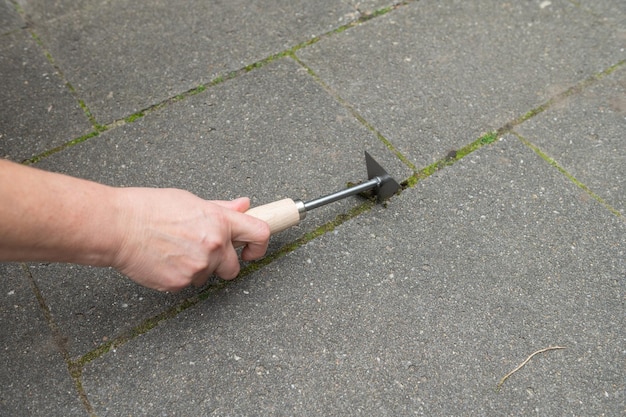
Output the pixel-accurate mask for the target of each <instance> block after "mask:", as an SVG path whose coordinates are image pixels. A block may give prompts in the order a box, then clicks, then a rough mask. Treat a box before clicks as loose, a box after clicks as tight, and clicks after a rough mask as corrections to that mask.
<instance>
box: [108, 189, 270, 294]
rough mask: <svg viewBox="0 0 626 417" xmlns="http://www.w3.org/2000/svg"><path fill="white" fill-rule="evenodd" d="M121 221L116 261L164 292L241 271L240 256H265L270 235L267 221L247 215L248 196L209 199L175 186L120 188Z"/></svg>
mask: <svg viewBox="0 0 626 417" xmlns="http://www.w3.org/2000/svg"><path fill="white" fill-rule="evenodd" d="M116 192H117V193H118V197H119V200H118V201H119V204H120V211H119V212H120V213H123V214H122V215H121V216H120V217H121V218H120V219H119V221H118V222H117V227H119V230H120V236H122V239H121V242H120V244H119V247H118V248H117V251H116V254H115V255H114V261H113V266H114V267H115V268H116V269H118V270H119V271H120V272H122V273H123V274H125V275H127V276H128V277H130V278H131V279H132V280H133V281H135V282H137V283H139V284H141V285H143V286H146V287H149V288H154V289H157V290H160V291H177V290H180V289H182V288H185V287H187V286H188V285H189V284H193V285H195V286H201V285H203V284H204V283H205V282H206V281H207V279H208V278H209V277H210V276H211V275H213V274H215V275H217V276H218V277H221V278H223V279H232V278H235V277H236V276H237V275H238V274H239V269H240V266H239V259H238V257H237V252H236V251H235V248H234V243H233V242H237V244H245V247H244V248H243V251H242V253H241V257H242V259H243V260H246V261H249V260H253V259H258V258H260V257H262V256H263V255H264V254H265V252H266V250H267V245H268V240H269V235H270V231H269V226H268V225H267V223H265V222H263V221H261V220H258V219H256V218H254V217H252V216H248V215H246V214H243V212H245V211H246V210H247V209H248V208H249V206H250V201H249V200H248V199H247V198H240V199H236V200H232V201H206V200H203V199H201V198H199V197H196V196H195V195H193V194H191V193H189V192H186V191H182V190H176V189H151V188H119V189H116Z"/></svg>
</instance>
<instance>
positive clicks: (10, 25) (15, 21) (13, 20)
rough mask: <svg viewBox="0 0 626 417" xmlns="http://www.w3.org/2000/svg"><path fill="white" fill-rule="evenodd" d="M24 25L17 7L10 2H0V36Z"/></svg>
mask: <svg viewBox="0 0 626 417" xmlns="http://www.w3.org/2000/svg"><path fill="white" fill-rule="evenodd" d="M23 24H24V22H22V19H21V18H20V16H19V15H18V14H17V12H16V11H15V7H13V5H12V4H11V3H10V2H9V1H8V0H2V1H0V35H4V34H6V33H8V32H11V31H12V30H15V29H19V28H20V27H22V25H23Z"/></svg>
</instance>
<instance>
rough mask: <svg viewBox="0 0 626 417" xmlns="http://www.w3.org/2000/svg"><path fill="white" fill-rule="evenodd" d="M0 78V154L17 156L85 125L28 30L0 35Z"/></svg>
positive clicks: (67, 137)
mask: <svg viewBox="0 0 626 417" xmlns="http://www.w3.org/2000/svg"><path fill="white" fill-rule="evenodd" d="M0 79H2V88H0V105H1V106H2V111H1V112H0V158H9V159H12V160H15V161H22V160H24V159H28V158H31V157H33V156H35V155H37V154H39V153H42V152H44V151H46V150H49V149H52V148H54V147H56V146H59V145H61V144H63V143H65V142H69V141H70V140H72V139H75V138H77V137H79V136H82V135H84V134H86V133H89V132H90V131H91V129H92V128H91V126H90V124H89V122H88V120H87V118H86V117H85V115H84V113H83V111H82V109H81V108H80V106H79V104H78V102H77V101H76V100H75V99H74V98H73V97H72V95H71V94H70V92H69V91H68V89H67V88H66V86H65V83H64V82H63V80H62V79H61V77H59V74H58V73H57V72H56V71H55V69H54V67H53V66H52V65H50V63H49V62H48V61H47V60H46V57H45V56H44V54H43V52H42V51H41V49H40V48H39V47H38V46H37V44H36V43H35V41H34V40H33V39H32V37H31V36H30V34H29V33H28V32H26V31H19V32H13V33H10V34H6V35H3V36H0Z"/></svg>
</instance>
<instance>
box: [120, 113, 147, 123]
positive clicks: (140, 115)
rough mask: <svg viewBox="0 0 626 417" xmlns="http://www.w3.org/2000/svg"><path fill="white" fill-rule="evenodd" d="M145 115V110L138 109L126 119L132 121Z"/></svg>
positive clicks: (125, 119) (127, 121) (128, 121)
mask: <svg viewBox="0 0 626 417" xmlns="http://www.w3.org/2000/svg"><path fill="white" fill-rule="evenodd" d="M144 115H145V113H144V112H143V111H138V112H137V113H133V114H131V115H130V116H128V117H126V118H124V121H126V123H132V122H134V121H136V120H137V119H141V118H142V117H143V116H144Z"/></svg>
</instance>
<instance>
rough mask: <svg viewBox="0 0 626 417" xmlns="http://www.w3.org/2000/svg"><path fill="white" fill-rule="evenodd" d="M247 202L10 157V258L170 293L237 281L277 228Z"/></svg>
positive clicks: (1, 168) (5, 184) (5, 190)
mask: <svg viewBox="0 0 626 417" xmlns="http://www.w3.org/2000/svg"><path fill="white" fill-rule="evenodd" d="M249 206H250V201H249V200H248V199H247V198H239V199H236V200H232V201H207V200H203V199H201V198H199V197H197V196H195V195H193V194H191V193H189V192H187V191H183V190H178V189H158V188H118V187H111V186H107V185H104V184H100V183H96V182H92V181H87V180H83V179H79V178H75V177H70V176H67V175H62V174H58V173H53V172H47V171H43V170H39V169H36V168H32V167H27V166H23V165H20V164H17V163H13V162H9V161H7V160H0V261H19V262H22V261H46V262H66V263H75V264H83V265H93V266H103V267H114V268H115V269H117V270H118V271H120V272H121V273H123V274H125V275H126V276H128V277H129V278H131V279H132V280H133V281H135V282H137V283H139V284H141V285H143V286H145V287H149V288H153V289H156V290H160V291H178V290H180V289H182V288H185V287H187V286H189V285H195V286H201V285H203V284H204V283H205V282H206V281H207V279H208V278H209V277H210V276H212V275H216V276H218V277H221V278H223V279H232V278H235V277H236V276H237V275H238V274H239V269H240V264H239V258H238V255H237V251H236V250H235V247H238V246H244V248H243V250H242V252H241V258H242V259H243V260H245V261H250V260H254V259H258V258H260V257H262V256H263V255H264V254H265V252H266V250H267V245H268V240H269V235H270V231H269V226H268V225H267V223H265V222H263V221H261V220H259V219H256V218H254V217H252V216H249V215H246V214H244V212H245V211H246V210H248V208H249Z"/></svg>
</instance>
